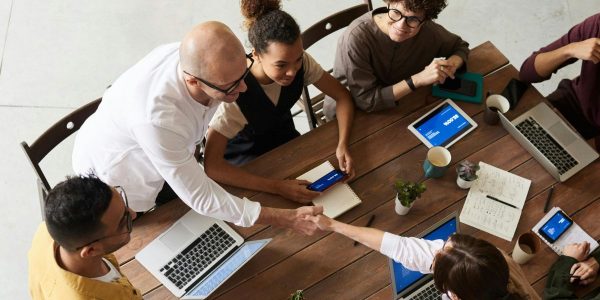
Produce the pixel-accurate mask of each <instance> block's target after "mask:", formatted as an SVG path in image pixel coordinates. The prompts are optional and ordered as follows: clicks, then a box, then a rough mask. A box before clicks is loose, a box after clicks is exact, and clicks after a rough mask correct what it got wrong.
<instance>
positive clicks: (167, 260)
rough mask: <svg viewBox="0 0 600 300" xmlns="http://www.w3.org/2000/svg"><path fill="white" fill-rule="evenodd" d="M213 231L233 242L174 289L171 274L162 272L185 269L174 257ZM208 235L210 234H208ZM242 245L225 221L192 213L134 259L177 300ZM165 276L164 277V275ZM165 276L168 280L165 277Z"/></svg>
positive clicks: (242, 240) (177, 222)
mask: <svg viewBox="0 0 600 300" xmlns="http://www.w3.org/2000/svg"><path fill="white" fill-rule="evenodd" d="M211 228H212V229H217V230H218V232H224V233H225V234H226V235H227V236H228V238H232V239H233V242H232V243H230V244H229V246H227V248H226V249H224V250H223V251H222V252H220V253H219V254H218V256H216V257H214V258H210V259H207V264H206V265H205V266H204V268H202V269H201V271H199V273H197V272H198V271H194V273H193V274H196V273H197V274H196V275H193V277H192V278H191V279H189V277H186V280H185V281H184V282H186V283H185V284H180V286H177V283H178V282H177V281H175V282H173V281H172V278H171V279H169V277H173V275H172V273H166V272H168V271H170V270H165V266H167V265H168V266H169V267H168V268H169V269H173V270H175V269H177V270H182V269H185V268H186V267H185V266H181V265H179V263H178V262H175V260H176V259H177V256H178V255H179V254H180V253H182V251H187V249H188V247H194V246H193V245H192V244H193V243H196V245H198V244H197V243H198V242H197V240H198V239H199V238H200V237H201V236H202V235H203V234H208V233H210V230H211ZM208 236H210V234H209V235H208ZM243 242H244V238H243V237H242V236H240V235H239V234H238V233H237V232H235V230H233V228H231V227H230V226H229V225H227V224H226V223H225V222H223V221H221V220H217V219H213V218H210V217H207V216H203V215H200V214H198V213H196V212H195V211H193V210H190V211H189V212H188V213H186V214H185V215H183V216H182V217H181V218H180V219H179V220H177V221H176V222H175V223H174V224H173V225H172V226H171V227H169V229H167V230H165V232H163V233H162V234H161V235H159V236H158V237H157V238H156V239H154V240H153V241H152V242H150V243H149V244H148V245H147V246H146V247H144V249H142V250H141V251H140V252H138V254H137V255H136V256H135V258H136V259H137V260H138V262H139V263H140V264H141V265H142V266H144V268H146V269H147V270H148V271H149V272H150V273H151V274H152V275H153V276H154V277H156V279H158V281H160V283H162V284H163V285H164V286H165V287H166V288H167V289H168V290H169V291H170V292H171V293H173V294H174V295H175V296H177V297H181V296H182V295H183V294H184V293H185V292H186V291H187V290H189V289H190V288H191V287H192V286H194V285H195V283H196V282H197V281H198V280H200V278H203V277H205V276H206V275H207V273H208V272H210V270H211V269H212V268H213V267H215V265H217V264H218V263H219V262H220V261H221V260H223V259H224V258H225V257H226V256H227V255H229V254H231V253H232V252H233V251H234V250H235V248H236V247H238V246H240V245H241V244H242V243H243ZM165 274H166V275H165ZM167 276H169V277H167ZM190 277H191V276H190Z"/></svg>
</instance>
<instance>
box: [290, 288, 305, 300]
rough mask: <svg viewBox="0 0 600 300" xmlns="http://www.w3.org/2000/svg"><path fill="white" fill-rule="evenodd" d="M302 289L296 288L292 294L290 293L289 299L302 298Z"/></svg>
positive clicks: (300, 299)
mask: <svg viewBox="0 0 600 300" xmlns="http://www.w3.org/2000/svg"><path fill="white" fill-rule="evenodd" d="M304 299H305V298H304V291H302V290H297V291H296V292H294V293H293V294H290V300H304Z"/></svg>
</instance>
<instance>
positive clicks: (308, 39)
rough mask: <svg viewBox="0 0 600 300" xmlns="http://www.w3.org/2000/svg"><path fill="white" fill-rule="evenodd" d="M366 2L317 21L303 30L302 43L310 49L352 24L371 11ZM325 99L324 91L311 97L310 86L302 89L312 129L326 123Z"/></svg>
mask: <svg viewBox="0 0 600 300" xmlns="http://www.w3.org/2000/svg"><path fill="white" fill-rule="evenodd" d="M364 2H365V3H364V4H359V5H356V6H353V7H350V8H348V9H345V10H342V11H340V12H337V13H335V14H333V15H331V16H329V17H327V18H325V19H323V20H321V21H319V22H317V23H316V24H314V25H312V26H311V27H309V28H308V29H306V30H305V31H304V32H302V44H303V45H304V49H308V48H309V47H310V46H312V45H313V44H315V43H316V42H318V41H319V40H321V39H323V38H325V37H326V36H328V35H330V34H331V33H334V32H336V31H337V30H339V29H341V28H344V27H346V26H348V25H350V23H351V22H352V21H354V20H355V19H356V18H358V17H360V16H361V15H363V14H364V13H366V12H368V11H370V10H371V9H372V7H373V6H372V4H371V1H370V0H365V1H364ZM332 71H333V70H332V69H329V70H328V72H329V73H331V72H332ZM324 99H325V94H323V93H320V94H318V95H316V96H315V97H312V98H311V97H310V94H309V92H308V87H306V86H305V87H304V90H303V91H302V104H303V109H304V111H305V112H306V115H307V116H308V126H309V127H310V129H311V130H312V129H314V128H315V127H317V126H321V125H323V124H325V116H324V114H323V100H324Z"/></svg>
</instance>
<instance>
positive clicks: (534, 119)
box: [498, 102, 598, 182]
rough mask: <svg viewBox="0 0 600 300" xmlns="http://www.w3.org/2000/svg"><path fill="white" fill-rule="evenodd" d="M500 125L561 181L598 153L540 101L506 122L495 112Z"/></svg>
mask: <svg viewBox="0 0 600 300" xmlns="http://www.w3.org/2000/svg"><path fill="white" fill-rule="evenodd" d="M498 115H499V116H500V121H501V122H502V126H503V127H504V128H505V129H506V131H508V132H509V133H510V135H512V136H513V137H514V138H515V139H516V140H517V142H519V144H521V146H523V148H525V149H526V150H527V151H529V153H531V155H532V156H533V157H534V158H535V159H536V160H537V161H538V162H539V163H540V164H541V165H542V166H543V167H544V168H545V169H546V170H547V171H548V172H549V173H550V174H551V175H552V176H553V177H554V178H556V180H558V181H561V182H563V181H565V180H567V179H569V178H570V177H571V176H573V175H575V173H577V172H579V171H580V170H581V169H583V168H584V167H585V166H587V165H589V164H590V163H591V162H593V161H594V160H595V159H596V158H598V153H597V152H596V151H595V150H594V149H593V148H592V147H591V146H590V145H588V143H587V142H586V141H585V140H584V139H583V138H581V137H580V136H579V135H578V134H577V133H576V132H575V131H573V130H572V129H571V128H570V127H569V126H568V125H567V124H566V123H565V122H564V121H563V120H562V118H561V117H560V116H558V114H556V113H555V112H554V111H553V110H552V109H551V108H550V107H549V106H548V105H547V104H546V103H544V102H542V103H540V104H538V105H536V106H535V107H534V108H532V109H530V110H528V111H527V112H525V113H524V114H522V115H521V116H519V117H517V118H516V119H514V120H513V121H512V122H511V121H509V120H508V119H507V118H506V117H505V116H504V115H503V114H502V113H500V112H498Z"/></svg>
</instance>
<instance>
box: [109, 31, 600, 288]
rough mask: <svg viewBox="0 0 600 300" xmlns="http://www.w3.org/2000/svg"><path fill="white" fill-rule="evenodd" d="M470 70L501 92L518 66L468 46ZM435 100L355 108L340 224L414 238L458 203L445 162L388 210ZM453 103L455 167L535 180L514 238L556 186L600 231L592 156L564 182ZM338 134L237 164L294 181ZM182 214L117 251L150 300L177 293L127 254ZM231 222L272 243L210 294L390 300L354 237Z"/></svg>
mask: <svg viewBox="0 0 600 300" xmlns="http://www.w3.org/2000/svg"><path fill="white" fill-rule="evenodd" d="M467 66H468V69H469V71H470V72H477V73H481V74H483V75H484V76H485V77H484V91H488V90H491V91H493V92H500V91H502V89H503V88H504V87H505V86H506V85H507V83H508V82H509V80H510V79H511V78H516V77H518V72H517V70H516V69H515V67H514V66H512V65H510V64H509V62H508V60H507V59H506V57H505V56H504V55H502V53H500V51H499V50H498V49H496V48H495V47H494V45H493V44H492V43H490V42H486V43H484V44H482V45H480V46H478V47H476V48H474V49H473V50H472V52H471V55H470V57H469V61H468V64H467ZM542 99H543V97H542V96H541V95H540V94H539V92H538V91H537V90H535V88H533V87H530V88H529V89H528V90H527V92H526V93H525V94H524V96H523V98H522V99H521V101H520V102H519V104H518V106H517V107H516V108H515V109H514V110H513V111H510V112H509V113H508V117H509V119H512V118H514V117H516V116H518V115H519V114H521V113H523V112H525V111H526V110H528V109H529V108H531V107H533V106H534V105H535V104H537V103H539V102H540V101H542ZM439 102H440V100H439V99H436V98H434V97H432V96H431V89H430V88H422V89H419V90H418V91H416V92H415V93H412V94H411V95H409V96H407V97H406V99H404V100H402V101H401V103H402V104H401V105H400V106H398V107H396V108H394V109H390V110H387V111H383V112H376V113H371V114H365V113H362V112H357V113H356V117H355V122H354V126H353V128H352V133H351V141H350V143H351V145H350V151H351V153H352V156H353V158H354V161H355V168H356V173H357V174H356V177H355V178H354V179H353V180H352V182H351V183H350V185H351V187H352V189H353V190H354V191H355V192H356V194H357V195H358V196H359V197H360V198H361V199H362V201H363V202H362V204H360V205H359V206H357V207H355V208H354V209H352V210H350V211H349V212H347V213H345V214H344V215H342V216H340V217H339V218H338V220H340V221H342V222H346V223H351V224H354V225H359V226H363V225H365V224H366V223H367V220H368V219H369V217H370V216H371V215H375V216H376V218H375V221H374V222H373V224H372V227H375V228H379V229H382V230H385V231H389V232H393V233H397V234H402V235H414V234H417V233H419V232H420V231H421V230H424V229H425V228H427V227H428V226H430V225H431V224H433V223H434V222H436V221H438V220H439V219H441V218H443V217H444V216H446V215H448V214H449V213H450V212H452V211H456V210H460V209H461V208H462V205H463V203H464V199H465V196H466V194H467V191H466V190H462V189H460V188H458V187H457V185H456V183H455V180H456V174H455V172H454V171H453V166H451V167H450V170H449V171H448V172H446V174H445V175H444V176H443V177H442V178H439V179H427V180H424V182H425V184H426V185H427V187H428V190H427V192H425V194H424V195H423V197H422V198H421V199H419V200H418V201H417V202H415V205H414V206H413V208H412V210H411V211H410V213H409V214H408V215H406V216H398V215H396V214H395V212H394V201H393V200H394V197H395V193H394V191H393V189H392V183H393V182H394V181H395V180H396V179H397V178H402V179H404V180H410V181H423V171H422V167H421V166H422V162H423V159H424V157H425V154H426V151H427V148H426V147H425V146H424V145H422V144H421V143H420V142H419V141H418V140H417V138H416V137H414V136H413V135H412V134H411V133H409V132H408V130H407V129H406V127H407V126H408V124H410V123H411V122H412V121H414V120H415V119H417V118H418V117H420V116H421V115H422V114H423V113H425V112H427V111H428V110H430V109H431V108H432V107H434V106H435V105H437V104H438V103H439ZM456 103H457V104H458V105H459V106H460V107H461V108H462V109H463V110H464V111H465V112H466V113H468V114H469V115H470V116H471V117H472V118H473V119H474V120H475V121H476V122H477V123H478V124H479V127H478V128H477V129H476V130H475V131H473V132H472V133H470V134H468V135H467V136H466V137H465V138H463V139H462V140H461V141H460V142H458V143H456V144H455V145H453V146H452V147H451V148H450V151H451V153H452V164H455V163H457V162H460V161H462V160H464V159H468V160H471V161H485V162H487V163H489V164H492V165H494V166H497V167H499V168H502V169H504V170H509V171H511V172H513V173H515V174H518V175H521V176H523V177H526V178H529V179H531V180H532V185H531V188H530V189H529V194H528V196H527V202H526V205H525V207H524V209H523V214H522V216H521V220H520V222H519V226H518V228H517V232H516V234H515V236H518V235H519V234H521V233H523V232H526V231H528V230H530V229H531V227H533V225H534V224H535V223H536V222H537V221H538V220H539V219H540V218H541V217H542V216H543V214H544V213H543V211H542V210H543V209H542V208H543V206H544V201H545V199H546V195H547V193H548V189H549V188H550V187H551V186H552V185H556V186H555V190H554V195H553V205H556V206H560V207H561V208H562V209H563V210H565V211H566V212H567V213H569V214H572V215H573V218H574V219H575V221H576V222H578V223H579V224H580V225H582V227H583V228H585V229H586V230H587V231H588V232H589V233H590V234H591V235H592V236H594V238H599V237H600V227H599V226H594V224H595V223H596V224H597V222H595V221H594V220H595V212H597V211H599V210H600V201H599V199H600V184H598V182H600V181H599V179H600V168H599V164H600V163H599V162H598V161H596V162H595V163H593V164H592V165H591V166H588V167H587V168H585V169H584V170H583V171H582V172H580V173H578V174H577V175H575V176H574V177H572V178H571V179H570V180H569V181H567V182H566V183H557V182H556V180H555V179H554V178H552V177H551V176H550V174H548V173H547V172H546V171H545V170H544V169H543V168H542V167H541V166H540V164H538V163H537V161H536V160H534V159H533V158H532V157H531V155H529V153H528V152H527V151H525V150H524V149H523V148H522V147H521V146H519V144H518V143H517V142H516V141H515V140H514V139H513V138H512V137H511V136H509V135H507V132H506V131H505V130H504V129H503V128H502V126H500V125H496V126H490V125H487V124H486V123H485V122H483V109H484V105H483V104H471V103H464V102H456ZM337 132H338V131H337V124H336V123H335V122H331V123H328V124H326V125H324V126H322V127H319V128H317V129H316V130H313V131H311V132H310V133H308V134H305V135H303V136H301V137H298V138H296V139H295V140H293V141H291V142H290V143H287V144H285V145H282V146H281V147H278V148H276V149H274V150H273V151H271V152H269V153H266V154H264V155H263V156H261V157H259V158H258V159H256V160H255V161H253V162H251V163H249V164H248V165H246V166H245V167H244V168H245V169H247V170H251V171H252V172H254V173H257V174H261V175H265V176H269V177H273V178H295V177H296V176H298V175H299V174H302V173H303V172H305V171H307V170H309V169H311V168H312V167H314V166H316V165H318V164H320V163H321V162H323V161H324V160H329V161H330V162H332V163H333V164H334V165H335V164H337V160H336V158H335V147H336V144H337ZM228 190H229V191H230V192H232V193H234V194H236V195H240V196H245V197H248V198H249V199H251V200H254V201H259V202H261V203H263V205H266V206H272V207H280V208H294V207H297V206H298V204H296V203H294V202H291V201H288V200H285V199H283V198H281V197H279V196H275V195H271V194H265V193H256V192H252V191H246V190H241V189H235V188H230V187H228ZM188 210H189V208H188V207H187V206H185V205H184V204H183V203H182V202H181V201H172V202H170V203H168V204H166V205H164V206H161V207H160V208H159V209H157V210H156V211H155V212H152V213H149V214H147V215H144V216H143V217H141V218H140V219H139V220H138V221H136V223H135V228H134V230H133V233H132V239H131V242H130V243H129V244H128V245H127V246H125V247H124V248H122V249H121V250H119V251H118V252H117V253H116V254H117V258H118V259H119V261H120V262H121V263H122V270H123V271H124V273H125V274H126V275H127V276H128V277H129V279H130V280H131V282H132V283H133V284H134V285H135V286H136V287H138V288H140V289H141V290H142V292H143V293H144V294H145V298H147V299H171V298H175V297H174V296H173V295H172V294H171V293H170V292H169V291H168V290H167V289H166V288H164V287H163V286H162V285H161V284H160V283H159V282H158V281H157V280H156V279H155V278H154V277H153V276H152V275H151V274H150V273H148V272H147V271H146V270H145V269H144V268H143V267H142V266H141V265H140V264H139V263H138V262H137V261H136V260H135V259H134V258H133V257H134V255H135V254H136V253H137V252H138V251H139V250H140V249H142V248H143V247H144V246H145V245H146V244H148V243H149V242H150V241H152V240H153V239H154V238H155V237H156V236H157V235H159V234H160V233H162V232H163V231H164V230H165V229H166V228H168V226H170V225H171V224H172V223H173V222H174V221H175V220H176V219H177V218H179V217H180V216H181V215H183V214H184V213H185V212H187V211H188ZM233 227H234V228H236V230H237V231H238V232H239V233H240V234H241V235H242V236H243V237H244V238H246V239H250V240H254V239H262V238H272V239H273V240H272V241H271V243H269V245H268V246H267V247H266V248H265V249H264V250H263V251H261V252H260V253H258V254H257V255H256V256H255V257H254V258H253V259H252V260H251V261H250V262H248V264H247V265H245V266H244V267H243V268H242V269H240V270H239V271H238V272H237V273H236V274H235V275H234V276H233V277H232V278H230V279H229V280H228V281H227V282H226V283H225V284H224V285H223V286H221V287H220V288H219V289H218V290H217V291H216V292H215V293H214V294H213V295H212V297H211V299H240V298H244V299H284V298H287V297H288V296H289V294H290V293H292V292H294V291H296V290H304V294H305V296H306V297H307V298H308V299H364V298H368V299H389V298H390V297H391V293H392V292H391V287H390V274H389V270H388V264H387V258H386V257H385V256H383V255H382V254H380V253H379V252H377V251H372V250H370V249H369V248H367V247H365V246H362V245H359V246H356V247H354V246H353V241H351V240H349V239H347V238H345V237H343V236H341V235H339V234H332V233H319V234H316V235H313V236H303V235H301V234H298V233H296V232H293V231H292V230H289V229H283V228H276V227H270V226H264V225H257V226H253V227H251V228H241V227H237V226H233ZM461 230H462V231H463V232H464V233H468V234H472V235H474V236H477V237H480V238H483V239H486V240H488V241H490V242H492V243H493V244H494V245H496V246H497V247H499V248H501V249H503V250H504V251H507V252H510V251H511V250H512V248H513V246H514V243H509V242H507V241H505V240H502V239H500V238H498V237H495V236H492V235H490V234H488V233H485V232H482V231H480V230H477V229H475V228H472V227H469V226H467V225H464V224H461ZM556 258H557V256H556V254H555V253H554V252H552V250H551V249H550V248H548V247H547V246H546V245H543V248H542V251H541V254H539V255H538V256H537V257H536V258H535V259H533V260H532V261H530V262H529V263H528V264H526V265H524V266H523V270H524V271H525V273H526V275H527V278H528V279H529V281H530V282H531V283H532V284H533V285H534V287H535V289H536V290H537V291H538V292H539V293H541V292H542V290H543V287H544V284H545V281H546V274H547V272H548V269H549V267H550V265H551V264H552V263H553V262H554V261H555V260H556Z"/></svg>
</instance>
